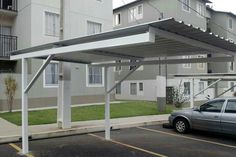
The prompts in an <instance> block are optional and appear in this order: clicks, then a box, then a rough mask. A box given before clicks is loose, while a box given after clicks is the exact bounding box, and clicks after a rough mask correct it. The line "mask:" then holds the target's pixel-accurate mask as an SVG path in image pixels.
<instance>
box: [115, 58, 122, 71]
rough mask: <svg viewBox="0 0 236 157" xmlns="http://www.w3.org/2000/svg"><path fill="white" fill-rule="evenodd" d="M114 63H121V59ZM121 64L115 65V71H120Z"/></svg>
mask: <svg viewBox="0 0 236 157" xmlns="http://www.w3.org/2000/svg"><path fill="white" fill-rule="evenodd" d="M116 63H122V60H117V61H116ZM121 71H122V66H115V72H121Z"/></svg>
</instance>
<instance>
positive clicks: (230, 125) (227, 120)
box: [169, 98, 236, 135]
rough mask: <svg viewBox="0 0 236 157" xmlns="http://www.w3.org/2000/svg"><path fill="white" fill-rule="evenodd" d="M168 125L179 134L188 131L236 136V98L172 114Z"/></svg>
mask: <svg viewBox="0 0 236 157" xmlns="http://www.w3.org/2000/svg"><path fill="white" fill-rule="evenodd" d="M169 123H170V125H171V126H172V127H174V128H175V130H176V131H177V132H179V133H187V132H188V131H189V130H190V129H197V130H204V131H212V132H218V133H226V134H232V135H236V131H235V130H236V98H219V99H214V100H211V101H208V102H206V103H205V104H203V105H201V106H200V107H196V108H192V109H184V110H180V111H175V112H173V113H172V114H171V115H170V117H169Z"/></svg>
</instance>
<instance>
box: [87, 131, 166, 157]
mask: <svg viewBox="0 0 236 157" xmlns="http://www.w3.org/2000/svg"><path fill="white" fill-rule="evenodd" d="M88 135H90V136H93V137H96V138H99V139H100V140H105V138H103V137H101V136H98V135H95V134H88ZM109 142H112V143H115V144H118V145H121V146H124V147H127V148H131V149H134V150H138V151H141V152H144V153H147V154H150V155H154V156H158V157H167V156H166V155H163V154H159V153H156V152H152V151H149V150H146V149H143V148H139V147H136V146H132V145H129V144H125V143H122V142H119V141H115V140H109Z"/></svg>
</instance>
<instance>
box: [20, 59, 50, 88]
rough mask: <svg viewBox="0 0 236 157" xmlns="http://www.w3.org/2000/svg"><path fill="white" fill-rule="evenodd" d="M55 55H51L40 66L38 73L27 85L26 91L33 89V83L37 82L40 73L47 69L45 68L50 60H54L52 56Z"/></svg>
mask: <svg viewBox="0 0 236 157" xmlns="http://www.w3.org/2000/svg"><path fill="white" fill-rule="evenodd" d="M53 57H54V55H49V56H48V57H47V59H46V61H45V62H44V63H43V64H42V66H41V67H40V68H39V70H38V71H37V73H36V74H35V76H34V77H33V79H32V80H31V81H30V83H29V84H28V85H27V87H26V88H25V90H24V92H25V93H28V92H29V90H30V89H31V87H32V86H33V84H34V83H35V81H36V80H37V79H38V78H39V76H40V74H41V73H42V72H43V71H44V70H45V68H46V67H47V65H48V64H49V63H50V61H51V60H52V58H53Z"/></svg>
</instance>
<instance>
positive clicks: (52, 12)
mask: <svg viewBox="0 0 236 157" xmlns="http://www.w3.org/2000/svg"><path fill="white" fill-rule="evenodd" d="M46 13H51V14H56V15H58V16H59V28H58V30H59V34H58V35H57V34H55V35H50V34H47V31H46ZM43 35H45V36H48V37H54V38H59V37H60V13H59V12H55V11H50V10H44V11H43Z"/></svg>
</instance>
